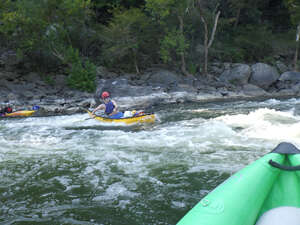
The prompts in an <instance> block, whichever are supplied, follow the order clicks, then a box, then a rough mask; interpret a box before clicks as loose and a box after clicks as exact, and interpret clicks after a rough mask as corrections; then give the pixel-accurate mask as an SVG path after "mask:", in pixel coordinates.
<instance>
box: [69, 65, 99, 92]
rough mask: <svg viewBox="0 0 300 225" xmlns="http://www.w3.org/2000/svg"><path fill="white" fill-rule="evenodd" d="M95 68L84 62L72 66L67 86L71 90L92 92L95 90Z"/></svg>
mask: <svg viewBox="0 0 300 225" xmlns="http://www.w3.org/2000/svg"><path fill="white" fill-rule="evenodd" d="M95 79H96V66H95V65H94V64H93V63H91V62H89V61H85V62H84V63H77V64H73V65H72V68H71V69H70V73H69V77H68V85H69V86H70V87H72V88H75V89H78V90H81V91H87V92H94V91H95V90H96V84H95Z"/></svg>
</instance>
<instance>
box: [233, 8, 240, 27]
mask: <svg viewBox="0 0 300 225" xmlns="http://www.w3.org/2000/svg"><path fill="white" fill-rule="evenodd" d="M240 15H241V8H240V7H239V8H238V11H237V14H236V18H235V22H234V29H235V28H236V27H237V25H238V24H239V22H240Z"/></svg>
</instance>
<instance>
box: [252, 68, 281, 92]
mask: <svg viewBox="0 0 300 225" xmlns="http://www.w3.org/2000/svg"><path fill="white" fill-rule="evenodd" d="M251 69H252V75H251V77H250V83H251V84H254V85H256V86H258V87H261V88H263V89H265V90H266V89H268V88H269V87H270V86H271V85H272V84H273V83H274V82H275V81H276V80H277V79H278V78H279V73H278V72H277V70H276V69H275V68H274V67H272V66H269V65H267V64H264V63H256V64H254V65H253V66H252V67H251Z"/></svg>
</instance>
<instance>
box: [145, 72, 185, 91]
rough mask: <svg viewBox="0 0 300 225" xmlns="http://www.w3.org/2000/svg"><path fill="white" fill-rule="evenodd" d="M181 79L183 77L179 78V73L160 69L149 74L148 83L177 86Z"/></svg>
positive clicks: (168, 86)
mask: <svg viewBox="0 0 300 225" xmlns="http://www.w3.org/2000/svg"><path fill="white" fill-rule="evenodd" d="M180 81H181V78H179V76H178V75H177V74H175V73H173V72H171V71H167V70H158V71H155V72H153V73H151V74H150V75H149V78H148V80H147V84H148V85H151V86H159V87H163V88H171V86H173V87H174V86H177V85H178V83H179V82H180Z"/></svg>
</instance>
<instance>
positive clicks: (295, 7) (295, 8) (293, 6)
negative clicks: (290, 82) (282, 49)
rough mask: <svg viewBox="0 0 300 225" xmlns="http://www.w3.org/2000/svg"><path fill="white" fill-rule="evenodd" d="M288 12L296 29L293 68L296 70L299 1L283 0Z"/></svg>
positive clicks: (299, 34)
mask: <svg viewBox="0 0 300 225" xmlns="http://www.w3.org/2000/svg"><path fill="white" fill-rule="evenodd" d="M285 4H286V5H287V7H288V9H289V11H290V13H291V21H292V24H293V25H294V26H295V27H297V30H296V50H295V56H294V69H295V71H297V70H298V62H297V61H298V52H299V39H300V37H299V36H300V2H299V1H298V0H285Z"/></svg>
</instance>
